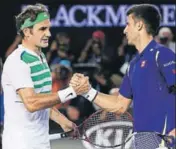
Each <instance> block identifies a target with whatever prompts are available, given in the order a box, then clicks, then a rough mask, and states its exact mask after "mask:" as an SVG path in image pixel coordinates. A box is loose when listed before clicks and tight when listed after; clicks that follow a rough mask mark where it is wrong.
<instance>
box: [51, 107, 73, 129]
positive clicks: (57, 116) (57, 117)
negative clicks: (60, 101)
mask: <svg viewBox="0 0 176 149" xmlns="http://www.w3.org/2000/svg"><path fill="white" fill-rule="evenodd" d="M50 119H51V120H53V121H54V122H56V123H57V124H59V125H61V126H63V125H67V124H68V123H71V122H70V121H69V120H68V119H67V118H66V117H65V116H64V115H63V114H62V113H60V112H59V111H58V110H57V109H56V108H55V107H52V108H51V110H50Z"/></svg>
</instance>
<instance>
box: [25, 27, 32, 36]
mask: <svg viewBox="0 0 176 149" xmlns="http://www.w3.org/2000/svg"><path fill="white" fill-rule="evenodd" d="M23 33H24V36H25V37H30V36H31V31H30V29H29V28H25V29H23Z"/></svg>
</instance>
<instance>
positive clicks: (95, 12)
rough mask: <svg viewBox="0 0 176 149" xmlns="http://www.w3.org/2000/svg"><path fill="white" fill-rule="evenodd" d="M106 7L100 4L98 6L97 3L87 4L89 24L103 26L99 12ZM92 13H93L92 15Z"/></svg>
mask: <svg viewBox="0 0 176 149" xmlns="http://www.w3.org/2000/svg"><path fill="white" fill-rule="evenodd" d="M103 9H104V6H101V5H99V6H98V7H97V6H96V5H90V6H87V10H88V11H87V14H88V16H87V23H88V24H87V26H90V27H91V26H95V24H96V25H97V26H103V24H104V23H103V21H101V19H100V18H99V17H98V14H100V12H101V11H102V10H103ZM90 14H91V15H90Z"/></svg>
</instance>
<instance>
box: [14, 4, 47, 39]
mask: <svg viewBox="0 0 176 149" xmlns="http://www.w3.org/2000/svg"><path fill="white" fill-rule="evenodd" d="M41 12H46V13H47V14H48V15H49V12H48V9H47V7H46V6H45V5H43V4H35V5H28V6H26V8H25V9H24V10H23V11H22V12H21V13H20V14H19V15H17V16H16V28H17V33H18V34H20V35H21V36H22V37H24V34H23V32H22V31H21V29H20V28H21V26H22V25H23V23H24V21H25V20H26V19H28V18H30V19H31V21H35V19H36V17H37V15H38V14H39V13H41ZM32 27H33V26H31V27H29V28H32Z"/></svg>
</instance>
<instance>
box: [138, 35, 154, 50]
mask: <svg viewBox="0 0 176 149" xmlns="http://www.w3.org/2000/svg"><path fill="white" fill-rule="evenodd" d="M152 40H153V36H151V35H146V36H145V35H144V36H141V37H140V38H139V39H138V40H137V42H136V44H135V47H136V49H137V50H138V52H139V53H141V52H142V51H143V50H144V49H145V47H146V46H147V45H148V44H149V43H150V42H151V41H152Z"/></svg>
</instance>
